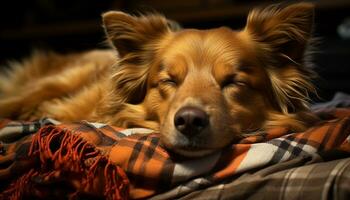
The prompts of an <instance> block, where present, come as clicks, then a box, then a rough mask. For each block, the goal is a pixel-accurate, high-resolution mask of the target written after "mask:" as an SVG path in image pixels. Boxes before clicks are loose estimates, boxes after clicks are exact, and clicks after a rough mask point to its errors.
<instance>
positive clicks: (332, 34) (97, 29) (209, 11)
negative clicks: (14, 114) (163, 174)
mask: <svg viewBox="0 0 350 200" xmlns="http://www.w3.org/2000/svg"><path fill="white" fill-rule="evenodd" d="M276 2H278V1H271V0H260V1H258V0H176V1H165V0H89V1H86V0H75V1H70V0H28V1H20V0H11V1H1V3H0V25H1V28H0V65H1V66H2V67H4V66H5V65H6V62H7V61H8V60H18V59H20V58H22V57H25V56H28V55H29V54H30V52H31V51H32V49H43V50H54V51H58V52H75V51H81V50H88V49H92V48H106V45H105V44H104V43H103V42H104V40H105V37H104V33H103V29H102V25H101V13H102V12H105V11H109V10H122V11H125V12H129V13H134V14H137V13H140V12H141V13H144V12H154V11H157V12H160V13H162V14H164V15H165V16H166V17H168V18H170V19H174V20H176V21H178V22H179V23H180V24H181V25H182V26H183V27H185V28H187V27H191V28H200V29H205V28H213V27H218V26H229V27H231V28H234V29H239V28H242V27H243V26H244V24H245V20H246V15H247V14H248V11H249V10H250V9H251V8H253V7H255V6H264V5H269V4H271V3H276ZM289 2H297V1H289ZM311 2H314V3H315V4H316V19H315V22H316V26H315V35H316V36H317V37H320V39H321V42H320V44H319V45H318V49H319V53H317V54H316V55H315V59H314V62H315V63H316V65H317V68H316V71H317V72H318V73H319V74H320V78H319V79H318V80H317V81H316V82H315V83H316V85H317V87H318V88H319V90H318V91H319V96H320V97H321V99H316V101H325V100H329V99H330V98H331V97H332V96H333V94H334V93H335V92H336V91H343V92H347V93H350V79H349V75H350V73H349V72H350V66H349V65H350V64H349V60H350V1H349V0H318V1H317V0H315V1H311Z"/></svg>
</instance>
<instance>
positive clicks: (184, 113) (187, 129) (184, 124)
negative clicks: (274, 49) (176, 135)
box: [174, 107, 209, 136]
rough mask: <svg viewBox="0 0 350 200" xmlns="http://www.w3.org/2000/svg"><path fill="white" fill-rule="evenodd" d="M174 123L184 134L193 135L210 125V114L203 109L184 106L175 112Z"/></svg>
mask: <svg viewBox="0 0 350 200" xmlns="http://www.w3.org/2000/svg"><path fill="white" fill-rule="evenodd" d="M174 124H175V127H176V129H177V130H178V131H180V132H181V133H182V134H184V135H186V136H193V135H196V134H198V133H200V132H201V131H202V130H203V129H204V128H206V127H207V126H208V125H209V116H208V115H207V113H206V112H205V111H203V110H202V109H199V108H196V107H184V108H181V109H180V110H179V111H178V112H177V113H176V114H175V118H174Z"/></svg>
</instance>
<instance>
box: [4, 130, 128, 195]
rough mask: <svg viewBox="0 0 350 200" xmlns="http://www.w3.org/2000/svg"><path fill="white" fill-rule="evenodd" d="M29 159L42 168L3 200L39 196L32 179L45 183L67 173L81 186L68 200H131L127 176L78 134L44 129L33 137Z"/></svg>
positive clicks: (12, 188)
mask: <svg viewBox="0 0 350 200" xmlns="http://www.w3.org/2000/svg"><path fill="white" fill-rule="evenodd" d="M28 156H29V158H30V159H34V158H39V159H40V165H39V166H38V167H37V168H35V169H30V170H29V171H28V172H26V173H25V174H24V175H22V176H21V177H20V178H18V179H17V180H15V181H14V182H13V183H11V184H10V186H9V187H8V188H7V189H6V190H5V191H4V192H3V193H2V194H1V195H0V199H9V200H19V199H23V198H24V197H25V196H27V195H28V194H29V195H33V194H35V195H39V196H40V191H39V190H38V189H36V187H35V182H33V179H35V178H36V177H38V176H39V177H41V178H42V180H48V179H52V178H53V179H55V178H57V176H59V177H61V178H62V176H65V175H64V174H65V173H67V172H68V173H74V174H76V175H78V176H79V183H80V184H78V185H76V184H74V187H75V189H76V191H75V192H74V193H73V194H71V195H70V196H69V199H77V198H78V197H79V194H81V193H85V194H93V195H94V196H95V195H96V193H97V194H98V195H97V196H104V197H105V198H106V199H111V200H112V199H113V200H124V199H128V196H129V181H128V178H127V176H126V174H125V172H124V171H123V170H122V169H121V168H120V167H119V166H116V165H114V164H113V163H111V162H110V161H109V160H108V158H106V156H104V155H102V154H100V152H99V151H98V150H97V149H96V148H95V146H94V145H93V144H91V143H89V142H87V141H85V140H84V139H83V138H82V137H81V136H80V135H79V134H75V133H72V132H71V131H69V130H66V129H62V128H60V127H56V126H46V127H43V128H41V129H40V130H39V131H38V132H37V133H36V134H35V135H33V137H32V143H31V145H30V147H29V152H28ZM65 178H66V177H63V179H65ZM96 179H98V181H99V182H98V184H96ZM100 182H101V183H100ZM101 185H104V188H103V191H100V190H101V189H100V188H96V187H99V186H101ZM33 191H36V193H34V192H33ZM99 193H102V194H99Z"/></svg>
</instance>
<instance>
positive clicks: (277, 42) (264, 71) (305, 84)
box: [0, 3, 314, 156]
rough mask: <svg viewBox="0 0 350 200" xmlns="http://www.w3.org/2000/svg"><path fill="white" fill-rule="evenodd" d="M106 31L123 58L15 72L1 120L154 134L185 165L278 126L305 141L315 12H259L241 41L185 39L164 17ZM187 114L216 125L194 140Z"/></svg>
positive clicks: (108, 20) (234, 35)
mask: <svg viewBox="0 0 350 200" xmlns="http://www.w3.org/2000/svg"><path fill="white" fill-rule="evenodd" d="M103 22H104V27H105V30H106V35H107V38H108V41H109V42H110V44H111V46H112V47H114V49H115V50H114V49H111V50H94V51H89V52H84V53H77V54H69V55H59V54H55V53H42V52H41V53H40V52H34V53H33V55H32V56H31V57H30V58H28V59H27V60H24V61H22V62H18V63H12V64H11V70H9V71H8V72H7V73H5V74H4V75H2V76H1V77H0V95H1V96H0V97H1V99H0V116H1V117H7V118H13V119H23V120H28V119H35V118H40V117H52V118H55V119H57V120H60V121H74V120H89V121H98V122H104V123H108V124H112V125H116V126H121V127H146V128H151V129H155V130H157V131H160V133H161V141H162V142H163V144H164V145H165V146H166V147H167V148H169V149H172V150H173V151H175V152H177V153H180V154H183V155H186V156H197V155H203V154H207V153H210V152H212V151H214V150H216V149H219V148H222V147H224V146H225V145H227V144H228V143H230V142H233V141H234V140H235V139H237V138H239V137H241V136H242V135H244V134H246V133H251V132H256V131H258V130H264V129H268V128H271V127H275V126H283V127H288V128H290V129H291V130H294V131H302V130H304V129H305V128H306V127H307V125H308V123H309V122H311V121H313V119H314V117H313V115H312V114H310V112H309V108H308V103H307V102H308V93H309V92H310V91H311V92H312V91H313V90H314V87H313V85H312V83H311V78H312V74H313V72H312V70H311V69H309V68H308V66H306V63H307V62H306V60H305V53H306V51H307V48H308V46H309V43H310V41H311V32H312V25H313V5H312V4H309V3H299V4H294V5H290V6H287V7H281V6H270V7H267V8H264V9H254V10H253V11H251V12H250V14H249V16H248V20H247V24H246V26H245V28H244V29H242V30H239V31H234V30H231V29H229V28H225V27H221V28H216V29H209V30H196V29H180V28H179V26H177V25H176V23H174V22H172V21H169V20H167V19H165V18H164V17H163V16H160V15H156V14H154V15H146V16H139V17H136V16H130V15H128V14H125V13H122V12H115V11H112V12H107V13H105V14H104V15H103ZM117 52H118V53H117ZM187 107H191V108H195V109H197V110H198V109H199V110H202V111H204V112H205V116H208V120H209V124H208V125H206V126H205V127H204V129H203V130H201V131H200V132H199V134H198V135H197V134H196V135H195V136H191V137H190V136H187V135H184V134H182V132H181V131H179V129H178V128H177V127H175V125H174V123H176V122H174V118H175V115H176V114H177V113H178V112H179V110H180V109H183V108H187ZM196 112H197V111H196Z"/></svg>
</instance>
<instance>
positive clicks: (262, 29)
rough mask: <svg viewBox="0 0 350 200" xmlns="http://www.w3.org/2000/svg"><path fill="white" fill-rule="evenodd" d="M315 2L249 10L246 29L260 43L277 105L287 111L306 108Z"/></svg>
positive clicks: (309, 86) (309, 80)
mask: <svg viewBox="0 0 350 200" xmlns="http://www.w3.org/2000/svg"><path fill="white" fill-rule="evenodd" d="M313 20H314V5H313V4H311V3H297V4H292V5H289V6H286V7H283V6H282V5H273V6H270V7H267V8H263V9H255V10H253V11H251V12H250V14H249V16H248V19H247V24H246V27H245V29H244V32H245V33H247V34H248V35H249V37H250V38H251V39H252V40H253V41H254V42H255V43H256V44H257V45H258V46H257V49H258V51H260V52H261V53H259V55H260V56H263V58H261V60H263V61H264V62H265V64H266V65H267V66H269V67H267V72H268V74H269V77H270V80H271V84H272V90H273V91H272V94H274V95H273V99H274V101H276V107H277V108H278V109H279V110H280V111H282V112H283V113H284V114H288V113H291V112H293V111H294V110H302V109H303V108H304V109H305V108H307V101H308V100H309V94H308V93H309V92H315V89H314V86H313V84H312V83H311V78H312V77H313V76H314V73H313V71H312V69H311V68H309V67H307V66H306V63H307V62H306V61H305V52H306V50H307V48H308V46H309V43H310V42H311V41H312V29H313Z"/></svg>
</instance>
